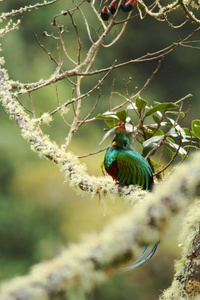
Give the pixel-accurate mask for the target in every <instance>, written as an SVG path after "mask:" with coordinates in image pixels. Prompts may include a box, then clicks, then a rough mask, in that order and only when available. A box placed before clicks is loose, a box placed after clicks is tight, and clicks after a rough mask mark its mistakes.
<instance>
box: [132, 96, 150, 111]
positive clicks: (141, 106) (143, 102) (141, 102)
mask: <svg viewBox="0 0 200 300" xmlns="http://www.w3.org/2000/svg"><path fill="white" fill-rule="evenodd" d="M135 105H136V107H137V109H138V110H139V111H141V110H143V109H145V107H146V106H147V105H148V102H147V101H146V100H144V99H142V98H141V97H140V96H139V95H138V96H137V97H136V98H135Z"/></svg>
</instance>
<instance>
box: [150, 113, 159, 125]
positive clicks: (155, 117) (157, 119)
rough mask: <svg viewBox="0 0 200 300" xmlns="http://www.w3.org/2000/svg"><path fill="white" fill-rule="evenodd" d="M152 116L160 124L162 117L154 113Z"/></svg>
mask: <svg viewBox="0 0 200 300" xmlns="http://www.w3.org/2000/svg"><path fill="white" fill-rule="evenodd" d="M152 117H153V119H154V121H155V122H156V123H157V124H160V118H158V117H157V116H156V115H153V116H152Z"/></svg>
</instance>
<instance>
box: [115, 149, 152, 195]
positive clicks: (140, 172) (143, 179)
mask: <svg viewBox="0 0 200 300" xmlns="http://www.w3.org/2000/svg"><path fill="white" fill-rule="evenodd" d="M117 166H118V178H117V179H118V180H119V182H120V183H121V184H125V185H130V184H134V185H139V186H141V187H142V188H143V189H146V190H148V189H150V188H151V185H152V183H153V175H152V170H151V168H150V166H149V164H148V162H147V161H146V160H145V159H144V157H142V156H141V155H140V154H139V153H138V152H136V151H134V150H131V151H119V152H118V155H117Z"/></svg>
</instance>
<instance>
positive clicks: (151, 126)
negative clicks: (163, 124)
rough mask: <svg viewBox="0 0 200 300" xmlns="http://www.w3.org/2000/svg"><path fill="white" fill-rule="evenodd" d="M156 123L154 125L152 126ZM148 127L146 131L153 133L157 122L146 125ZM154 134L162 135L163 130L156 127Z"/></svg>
mask: <svg viewBox="0 0 200 300" xmlns="http://www.w3.org/2000/svg"><path fill="white" fill-rule="evenodd" d="M154 125H156V126H154ZM146 127H147V128H148V131H147V132H148V133H151V134H153V133H154V131H155V128H156V127H157V124H151V125H149V126H146ZM154 135H164V132H163V131H162V130H161V129H157V130H156V132H155V133H154Z"/></svg>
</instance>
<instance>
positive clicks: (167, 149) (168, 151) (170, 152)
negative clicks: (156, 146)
mask: <svg viewBox="0 0 200 300" xmlns="http://www.w3.org/2000/svg"><path fill="white" fill-rule="evenodd" d="M164 149H165V151H166V152H167V154H168V155H169V156H170V158H172V157H173V156H174V153H173V151H172V150H171V149H170V148H169V147H167V146H165V147H164Z"/></svg>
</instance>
